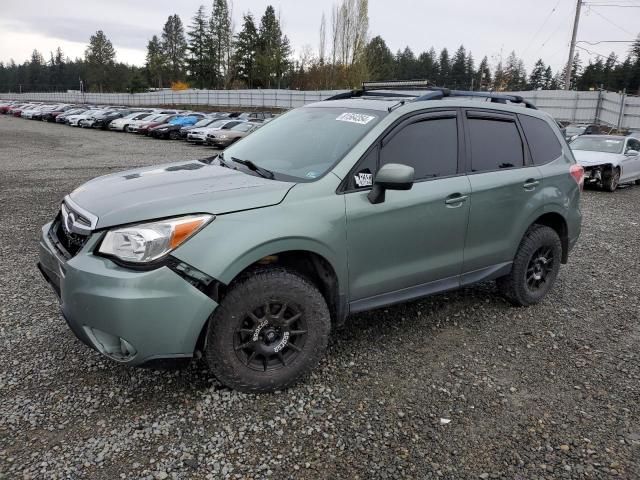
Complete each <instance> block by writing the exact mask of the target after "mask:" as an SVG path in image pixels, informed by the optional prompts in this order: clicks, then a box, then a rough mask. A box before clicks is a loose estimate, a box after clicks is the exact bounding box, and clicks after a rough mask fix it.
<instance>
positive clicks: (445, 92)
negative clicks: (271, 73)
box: [326, 80, 537, 110]
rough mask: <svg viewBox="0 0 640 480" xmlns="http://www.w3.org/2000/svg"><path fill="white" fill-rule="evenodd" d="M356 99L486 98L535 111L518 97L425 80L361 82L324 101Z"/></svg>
mask: <svg viewBox="0 0 640 480" xmlns="http://www.w3.org/2000/svg"><path fill="white" fill-rule="evenodd" d="M388 90H426V91H427V93H424V94H422V95H415V94H410V93H400V92H394V91H388ZM357 97H403V98H413V100H412V101H413V102H424V101H427V100H440V99H443V98H445V97H476V98H486V99H488V100H490V101H491V102H492V103H505V104H506V103H507V102H511V103H518V104H522V105H524V106H525V107H526V108H531V109H534V110H537V108H536V106H535V105H534V104H533V103H531V102H529V101H527V100H525V99H524V98H522V97H521V96H520V95H511V94H504V93H495V92H472V91H466V90H449V89H448V88H442V87H434V86H431V85H429V82H428V81H427V80H406V81H405V80H398V81H396V80H394V81H389V82H362V88H361V89H356V90H351V91H349V92H345V93H339V94H337V95H334V96H332V97H329V98H327V99H326V100H342V99H347V98H357Z"/></svg>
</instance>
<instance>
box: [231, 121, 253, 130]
mask: <svg viewBox="0 0 640 480" xmlns="http://www.w3.org/2000/svg"><path fill="white" fill-rule="evenodd" d="M253 127H255V123H240V124H238V125H236V126H235V127H233V128H230V130H234V131H236V132H248V131H249V130H251V129H252V128H253Z"/></svg>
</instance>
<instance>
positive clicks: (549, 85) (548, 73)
mask: <svg viewBox="0 0 640 480" xmlns="http://www.w3.org/2000/svg"><path fill="white" fill-rule="evenodd" d="M542 89H543V90H554V85H553V70H551V67H550V66H548V67H547V68H546V69H545V71H544V86H543V87H542Z"/></svg>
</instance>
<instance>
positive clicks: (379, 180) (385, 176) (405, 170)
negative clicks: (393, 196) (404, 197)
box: [367, 163, 415, 204]
mask: <svg viewBox="0 0 640 480" xmlns="http://www.w3.org/2000/svg"><path fill="white" fill-rule="evenodd" d="M414 173H415V171H414V169H413V167H409V166H408V165H402V164H400V163H388V164H386V165H384V166H383V167H382V168H381V169H380V170H378V173H377V174H376V178H375V180H374V181H373V188H372V189H371V191H370V192H369V195H368V196H367V198H368V199H369V201H370V202H371V203H373V204H376V203H382V202H384V198H385V195H384V192H385V191H386V190H411V187H412V186H413V177H414Z"/></svg>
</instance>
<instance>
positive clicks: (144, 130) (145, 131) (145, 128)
mask: <svg viewBox="0 0 640 480" xmlns="http://www.w3.org/2000/svg"><path fill="white" fill-rule="evenodd" d="M175 117H176V116H175V115H161V116H160V117H158V118H156V119H155V120H153V121H150V122H146V123H144V124H142V125H139V126H138V129H137V131H136V133H138V134H140V135H149V131H150V130H151V129H152V128H154V127H157V126H160V125H166V124H167V123H169V122H170V121H171V120H173V119H174V118H175Z"/></svg>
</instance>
